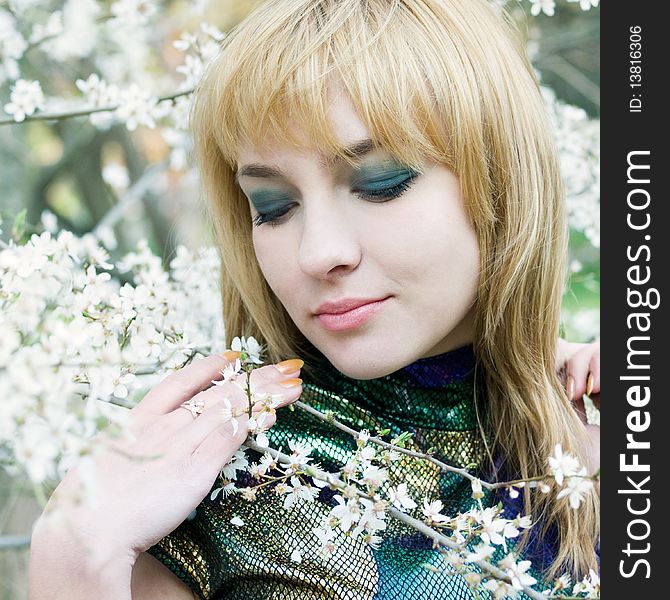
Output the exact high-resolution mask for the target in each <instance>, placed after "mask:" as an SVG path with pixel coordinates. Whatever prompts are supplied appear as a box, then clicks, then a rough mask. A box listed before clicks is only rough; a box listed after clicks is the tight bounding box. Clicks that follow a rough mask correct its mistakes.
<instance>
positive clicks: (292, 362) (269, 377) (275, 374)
mask: <svg viewBox="0 0 670 600" xmlns="http://www.w3.org/2000/svg"><path fill="white" fill-rule="evenodd" d="M304 364H305V363H304V361H302V360H301V359H299V358H292V359H289V360H284V361H282V362H280V363H277V364H276V365H265V366H264V367H260V368H258V369H254V370H253V371H252V373H251V383H252V385H253V386H254V387H258V388H260V387H263V386H265V385H268V384H272V383H277V382H279V381H283V380H284V379H289V378H293V377H297V376H298V375H299V374H300V369H301V368H302V366H303V365H304Z"/></svg>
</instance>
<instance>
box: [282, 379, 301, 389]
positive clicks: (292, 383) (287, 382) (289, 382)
mask: <svg viewBox="0 0 670 600" xmlns="http://www.w3.org/2000/svg"><path fill="white" fill-rule="evenodd" d="M301 383H302V379H300V377H291V379H284V381H280V382H279V385H281V386H282V387H285V388H292V387H298V386H299V385H300V384H301Z"/></svg>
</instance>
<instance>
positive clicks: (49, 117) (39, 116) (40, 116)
mask: <svg viewBox="0 0 670 600" xmlns="http://www.w3.org/2000/svg"><path fill="white" fill-rule="evenodd" d="M192 93H193V88H191V89H188V90H184V91H182V92H177V93H176V94H170V95H168V96H161V97H160V98H158V102H159V103H160V102H166V101H168V100H175V99H176V98H179V97H181V96H188V95H189V94H192ZM119 106H121V105H120V104H114V105H110V106H97V107H95V108H78V109H74V110H65V111H61V112H52V113H46V112H38V113H35V114H33V115H27V116H26V118H25V119H24V120H23V121H22V123H23V122H26V121H54V120H62V119H70V118H72V117H85V116H88V115H92V114H94V113H99V112H111V111H114V110H116V109H117V108H119ZM19 124H20V123H17V122H16V121H15V120H14V119H13V118H12V117H7V118H4V119H0V126H1V125H19Z"/></svg>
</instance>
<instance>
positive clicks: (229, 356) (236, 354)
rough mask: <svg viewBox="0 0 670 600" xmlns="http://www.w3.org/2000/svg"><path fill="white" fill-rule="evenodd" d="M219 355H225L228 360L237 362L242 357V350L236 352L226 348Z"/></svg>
mask: <svg viewBox="0 0 670 600" xmlns="http://www.w3.org/2000/svg"><path fill="white" fill-rule="evenodd" d="M219 356H223V358H225V359H226V360H227V361H228V362H235V361H236V360H237V359H238V358H239V357H240V352H236V351H235V350H226V351H225V352H223V353H221V354H220V355H219Z"/></svg>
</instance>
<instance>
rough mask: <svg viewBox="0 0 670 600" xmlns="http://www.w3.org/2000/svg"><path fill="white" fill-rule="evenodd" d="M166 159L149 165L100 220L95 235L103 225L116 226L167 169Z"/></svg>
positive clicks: (94, 231) (94, 230)
mask: <svg viewBox="0 0 670 600" xmlns="http://www.w3.org/2000/svg"><path fill="white" fill-rule="evenodd" d="M167 167H168V163H167V162H166V161H163V162H160V163H157V164H155V165H152V166H151V167H149V168H148V169H147V170H146V171H144V173H143V174H142V176H141V177H140V178H139V179H138V180H137V181H136V182H135V183H133V185H132V186H131V187H130V189H128V190H127V191H126V193H125V194H124V195H123V196H122V197H121V198H120V199H119V201H118V202H117V203H116V204H115V205H114V206H113V207H112V208H111V209H110V211H109V212H108V213H107V214H106V215H105V216H104V217H103V218H102V219H101V220H100V222H99V223H98V224H97V225H96V226H95V229H93V232H92V233H93V235H96V236H97V235H98V234H99V233H100V230H101V229H102V228H103V227H114V225H116V223H117V222H118V221H119V220H120V219H121V217H122V216H123V213H124V212H125V211H126V210H127V209H128V208H129V207H130V206H131V205H133V204H135V203H136V202H138V201H140V200H141V199H142V197H143V196H144V194H146V192H147V191H148V190H149V189H150V187H151V185H152V184H153V183H154V181H155V180H156V178H157V177H158V176H159V175H160V174H162V173H164V172H165V171H166V170H167Z"/></svg>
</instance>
